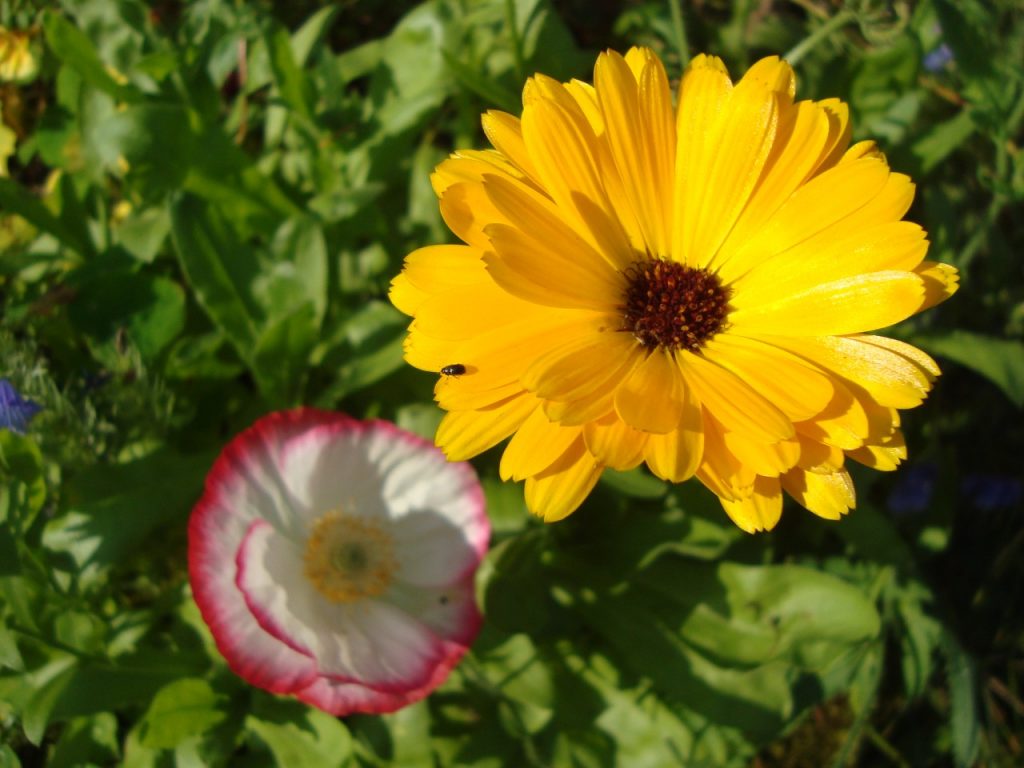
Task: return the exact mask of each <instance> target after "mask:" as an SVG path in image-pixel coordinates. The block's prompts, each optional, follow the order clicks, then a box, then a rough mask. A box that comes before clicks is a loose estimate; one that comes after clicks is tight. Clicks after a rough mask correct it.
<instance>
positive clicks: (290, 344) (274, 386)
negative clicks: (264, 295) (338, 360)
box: [251, 304, 319, 406]
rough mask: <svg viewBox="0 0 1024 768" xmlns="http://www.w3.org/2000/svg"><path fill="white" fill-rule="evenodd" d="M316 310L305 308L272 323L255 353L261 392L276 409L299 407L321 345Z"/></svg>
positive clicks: (255, 367) (263, 333) (254, 365)
mask: <svg viewBox="0 0 1024 768" xmlns="http://www.w3.org/2000/svg"><path fill="white" fill-rule="evenodd" d="M318 330H319V323H318V322H317V317H316V310H315V309H314V308H313V307H312V306H311V305H310V304H303V305H301V306H299V307H297V308H296V309H294V310H293V311H292V312H291V313H290V314H288V315H285V316H284V317H279V318H277V319H275V320H273V321H272V322H270V323H269V324H268V325H267V326H266V327H265V328H264V330H263V332H262V333H260V335H259V337H258V338H257V339H256V344H255V345H254V347H253V349H252V353H251V354H252V368H253V372H254V373H255V374H256V381H257V383H258V384H259V387H260V391H261V392H262V393H263V394H264V396H266V398H267V399H268V400H269V401H270V402H271V403H272V404H274V405H275V406H292V405H297V404H298V403H299V401H300V400H301V393H302V385H303V381H304V379H305V373H306V370H307V369H308V362H309V354H310V352H311V351H312V349H313V346H314V344H315V343H316V341H317V332H318Z"/></svg>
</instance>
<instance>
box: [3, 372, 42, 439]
mask: <svg viewBox="0 0 1024 768" xmlns="http://www.w3.org/2000/svg"><path fill="white" fill-rule="evenodd" d="M42 409H43V407H42V406H41V405H39V404H38V403H34V402H32V401H31V400H26V399H25V398H23V397H22V396H21V395H19V394H18V391H17V390H16V389H15V388H14V386H13V385H12V384H11V382H9V381H8V380H7V379H0V429H9V430H11V431H12V432H17V433H18V434H19V435H20V434H24V432H25V429H26V428H27V427H28V423H29V422H30V421H32V417H33V416H35V415H36V414H37V413H39V411H41V410H42Z"/></svg>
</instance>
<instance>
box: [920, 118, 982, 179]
mask: <svg viewBox="0 0 1024 768" xmlns="http://www.w3.org/2000/svg"><path fill="white" fill-rule="evenodd" d="M975 130H976V126H975V123H974V119H973V118H972V117H971V112H970V110H967V109H965V110H963V111H962V112H960V113H959V114H958V115H957V116H956V117H954V118H952V119H951V120H947V121H946V122H944V123H939V124H937V125H935V126H934V127H932V128H931V129H929V130H928V131H927V132H926V133H925V134H924V135H923V136H922V137H921V138H920V139H918V140H917V141H915V142H914V144H913V145H912V146H911V148H910V151H911V153H912V154H913V155H914V157H915V158H917V160H918V162H919V163H920V164H921V172H922V173H929V172H930V171H932V170H933V169H935V168H937V167H938V166H939V164H940V163H942V161H943V160H945V159H946V158H947V157H949V156H950V155H951V154H952V153H953V152H955V151H956V150H957V149H958V148H959V147H960V146H961V145H963V144H964V142H966V141H967V139H969V138H970V137H971V136H973V135H974V132H975Z"/></svg>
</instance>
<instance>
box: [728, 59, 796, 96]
mask: <svg viewBox="0 0 1024 768" xmlns="http://www.w3.org/2000/svg"><path fill="white" fill-rule="evenodd" d="M743 80H754V81H757V83H758V84H760V85H761V87H763V88H767V89H768V90H770V91H774V92H775V93H777V94H779V95H780V96H785V97H788V98H789V99H790V100H792V98H793V97H794V96H795V95H796V75H795V74H794V73H793V67H791V66H790V65H789V62H788V61H785V60H784V59H780V58H779V57H778V56H765V57H764V58H763V59H759V60H758V61H756V62H754V65H753V66H752V67H751V68H750V69H748V70H747V71H746V73H744V75H743ZM741 82H742V80H741Z"/></svg>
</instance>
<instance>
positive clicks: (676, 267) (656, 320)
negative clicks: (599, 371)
mask: <svg viewBox="0 0 1024 768" xmlns="http://www.w3.org/2000/svg"><path fill="white" fill-rule="evenodd" d="M625 275H626V281H627V286H626V297H625V298H626V303H625V306H624V317H623V320H624V323H625V325H624V328H623V330H626V331H629V332H630V333H632V334H633V335H634V336H636V338H637V340H639V341H640V343H641V344H643V345H644V346H645V347H652V348H653V347H664V348H666V349H688V350H689V351H690V352H696V351H697V350H698V349H700V348H701V347H702V346H704V342H706V341H707V340H708V339H710V338H711V337H712V336H714V335H715V334H716V333H718V332H719V331H720V330H722V327H723V326H724V325H725V318H726V315H727V314H728V311H729V290H728V289H727V288H725V287H724V286H723V285H722V281H721V280H719V279H718V276H717V275H714V274H712V273H711V272H708V271H707V270H706V269H694V268H693V267H687V266H685V265H684V264H680V263H678V262H676V261H668V260H667V259H657V258H653V259H645V260H643V261H637V262H634V263H633V264H632V266H630V267H629V269H627V270H626V271H625Z"/></svg>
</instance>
